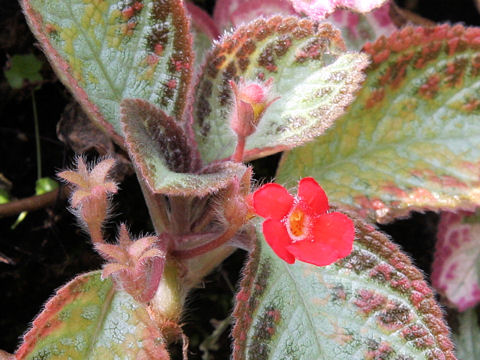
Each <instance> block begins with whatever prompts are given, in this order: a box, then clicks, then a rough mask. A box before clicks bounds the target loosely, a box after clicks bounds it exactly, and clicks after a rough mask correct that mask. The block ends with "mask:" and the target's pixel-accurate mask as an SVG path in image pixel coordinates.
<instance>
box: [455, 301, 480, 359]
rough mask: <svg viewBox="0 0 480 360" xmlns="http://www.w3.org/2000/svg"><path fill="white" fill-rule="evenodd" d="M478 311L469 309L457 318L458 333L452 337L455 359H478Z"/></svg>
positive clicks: (479, 326)
mask: <svg viewBox="0 0 480 360" xmlns="http://www.w3.org/2000/svg"><path fill="white" fill-rule="evenodd" d="M478 312H479V309H470V310H467V311H465V312H464V313H461V314H460V315H459V316H458V322H459V323H460V325H459V328H458V331H456V332H455V333H454V335H453V339H454V341H455V348H456V350H457V351H456V352H457V357H458V358H459V359H460V360H478V359H480V325H479V320H480V318H479V316H478Z"/></svg>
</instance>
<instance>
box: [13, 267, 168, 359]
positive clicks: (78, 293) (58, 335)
mask: <svg viewBox="0 0 480 360" xmlns="http://www.w3.org/2000/svg"><path fill="white" fill-rule="evenodd" d="M15 356H16V359H49V360H57V359H58V360H61V359H112V358H119V359H132V360H133V359H169V355H168V353H167V350H166V349H165V344H164V337H163V335H162V334H161V333H160V331H159V329H158V328H157V327H156V326H155V325H154V324H153V322H152V320H150V317H149V315H148V313H147V310H146V308H145V307H144V306H143V305H140V304H138V303H137V302H135V301H134V300H133V299H132V297H130V295H128V294H127V293H125V292H123V291H117V290H115V288H114V286H113V283H112V281H110V280H103V281H102V280H101V279H100V272H99V271H95V272H91V273H88V274H84V275H80V276H78V277H76V278H75V279H74V280H72V281H71V282H69V283H68V284H66V285H65V286H63V287H62V288H60V289H59V290H58V291H57V293H56V294H55V296H54V297H52V298H51V299H50V300H49V301H48V302H47V304H46V305H45V309H44V310H43V311H42V312H41V313H40V315H39V316H38V317H37V318H36V319H35V320H34V321H33V326H32V329H30V330H29V331H28V332H27V333H26V334H25V336H24V338H23V344H22V345H21V346H20V348H19V349H18V350H17V352H16V354H15Z"/></svg>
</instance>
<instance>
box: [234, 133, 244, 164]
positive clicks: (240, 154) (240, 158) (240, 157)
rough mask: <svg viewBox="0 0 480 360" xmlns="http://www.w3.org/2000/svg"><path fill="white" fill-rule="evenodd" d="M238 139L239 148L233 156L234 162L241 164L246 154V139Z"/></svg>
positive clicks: (242, 137)
mask: <svg viewBox="0 0 480 360" xmlns="http://www.w3.org/2000/svg"><path fill="white" fill-rule="evenodd" d="M237 139H238V142H237V147H236V148H235V152H234V153H233V155H232V161H235V162H239V163H241V162H243V153H244V152H245V142H246V137H245V136H240V135H238V136H237Z"/></svg>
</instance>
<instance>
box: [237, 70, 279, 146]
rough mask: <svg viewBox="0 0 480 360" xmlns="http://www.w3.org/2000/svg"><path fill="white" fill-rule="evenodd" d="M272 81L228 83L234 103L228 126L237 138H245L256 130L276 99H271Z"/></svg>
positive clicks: (241, 80)
mask: <svg viewBox="0 0 480 360" xmlns="http://www.w3.org/2000/svg"><path fill="white" fill-rule="evenodd" d="M272 83H273V79H272V78H270V79H269V80H268V81H266V82H265V83H262V82H258V81H245V80H244V79H240V81H239V82H238V84H237V83H235V82H234V81H230V86H231V87H232V90H233V94H234V97H235V103H234V107H233V111H232V117H231V120H230V126H231V127H232V129H233V131H235V133H236V134H237V135H238V136H239V137H247V136H250V135H251V134H253V133H254V132H255V130H256V127H257V125H258V123H259V122H260V119H261V118H262V116H263V114H264V113H265V110H266V109H267V108H268V107H269V106H270V105H271V104H272V103H273V102H274V101H275V100H277V99H278V98H273V99H272V97H271V88H272Z"/></svg>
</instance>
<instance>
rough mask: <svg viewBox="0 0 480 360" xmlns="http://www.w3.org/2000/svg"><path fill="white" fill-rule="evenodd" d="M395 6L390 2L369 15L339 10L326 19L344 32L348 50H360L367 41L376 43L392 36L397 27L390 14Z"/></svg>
mask: <svg viewBox="0 0 480 360" xmlns="http://www.w3.org/2000/svg"><path fill="white" fill-rule="evenodd" d="M391 11H395V6H394V5H393V6H391V5H390V3H389V2H387V3H385V4H384V5H383V6H381V7H379V8H378V9H375V10H373V11H371V12H369V13H367V14H359V13H356V12H354V11H351V10H345V9H339V10H336V11H335V12H334V13H333V14H332V15H330V16H329V17H328V18H326V19H325V21H327V22H329V23H331V24H332V25H334V26H336V27H337V28H339V29H340V30H341V31H342V36H343V39H344V40H345V43H346V44H347V48H349V49H352V50H360V49H361V48H362V47H363V45H365V43H366V42H367V41H375V40H376V39H378V38H379V37H380V36H390V35H391V34H392V33H393V32H394V31H395V30H397V26H395V24H394V23H393V21H392V18H391V15H390V12H391Z"/></svg>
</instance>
